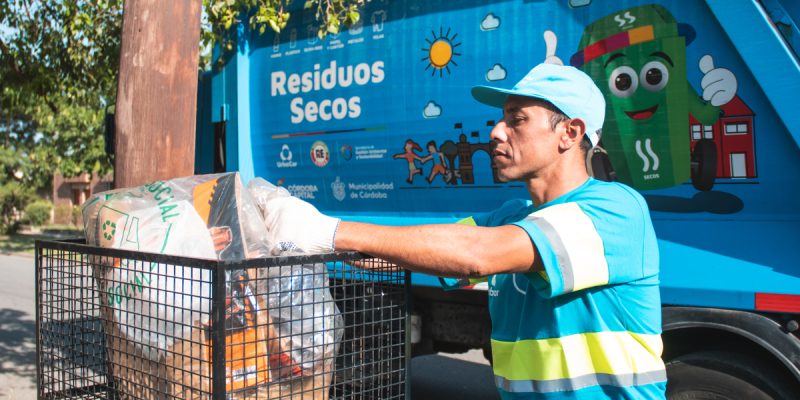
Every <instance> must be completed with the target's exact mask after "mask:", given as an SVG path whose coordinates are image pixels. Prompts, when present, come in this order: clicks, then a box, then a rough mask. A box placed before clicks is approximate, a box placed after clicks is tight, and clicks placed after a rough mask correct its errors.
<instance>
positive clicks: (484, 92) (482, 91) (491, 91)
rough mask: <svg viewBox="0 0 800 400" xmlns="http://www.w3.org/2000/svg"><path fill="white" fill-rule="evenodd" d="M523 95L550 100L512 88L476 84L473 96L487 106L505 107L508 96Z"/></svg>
mask: <svg viewBox="0 0 800 400" xmlns="http://www.w3.org/2000/svg"><path fill="white" fill-rule="evenodd" d="M512 95H513V96H522V97H530V98H534V99H540V100H544V101H547V102H549V100H547V99H545V98H542V97H539V96H534V95H531V94H530V93H522V92H518V91H516V90H511V89H500V88H496V87H491V86H474V87H473V88H472V97H473V98H475V100H477V101H479V102H481V103H483V104H486V105H487V106H492V107H497V108H503V106H504V105H505V103H506V99H508V96H512Z"/></svg>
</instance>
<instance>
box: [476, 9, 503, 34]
mask: <svg viewBox="0 0 800 400" xmlns="http://www.w3.org/2000/svg"><path fill="white" fill-rule="evenodd" d="M499 26H500V18H498V17H497V16H495V15H494V14H492V13H489V14H486V17H485V18H483V21H481V30H482V31H491V30H493V29H497V27H499Z"/></svg>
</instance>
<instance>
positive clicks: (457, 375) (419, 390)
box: [410, 355, 500, 400]
mask: <svg viewBox="0 0 800 400" xmlns="http://www.w3.org/2000/svg"><path fill="white" fill-rule="evenodd" d="M410 372H411V377H410V379H411V398H412V399H414V400H441V399H459V400H494V399H499V398H500V397H499V396H498V394H497V390H496V389H495V387H494V375H493V374H492V367H490V366H488V365H485V364H478V363H474V362H470V361H465V360H458V359H454V358H449V357H445V356H441V355H427V356H420V357H414V359H412V360H411V370H410Z"/></svg>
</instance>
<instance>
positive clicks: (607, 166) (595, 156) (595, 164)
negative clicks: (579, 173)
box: [586, 146, 617, 182]
mask: <svg viewBox="0 0 800 400" xmlns="http://www.w3.org/2000/svg"><path fill="white" fill-rule="evenodd" d="M586 169H587V171H588V172H589V175H591V176H592V177H594V178H595V179H597V180H601V181H606V182H614V181H616V180H617V173H616V172H614V167H613V166H612V165H611V159H609V158H608V153H607V152H606V150H605V149H604V148H602V147H600V146H595V147H594V148H592V149H591V150H589V152H588V154H587V155H586Z"/></svg>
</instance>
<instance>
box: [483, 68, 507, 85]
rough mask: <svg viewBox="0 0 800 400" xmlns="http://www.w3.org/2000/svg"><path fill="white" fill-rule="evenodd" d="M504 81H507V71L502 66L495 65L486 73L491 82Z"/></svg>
mask: <svg viewBox="0 0 800 400" xmlns="http://www.w3.org/2000/svg"><path fill="white" fill-rule="evenodd" d="M503 79H506V69H505V68H503V66H502V65H500V64H495V65H494V66H493V67H492V69H490V70H488V71H486V80H487V81H489V82H491V81H502V80H503Z"/></svg>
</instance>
